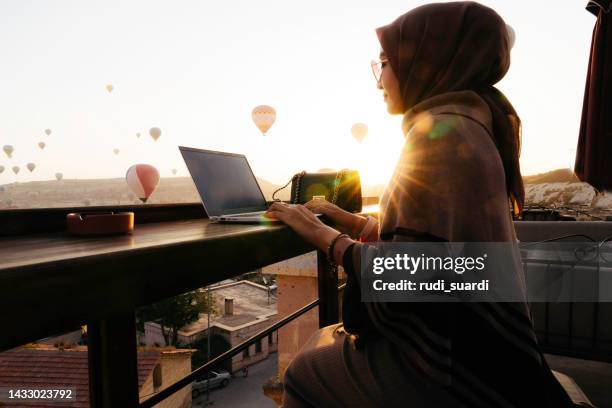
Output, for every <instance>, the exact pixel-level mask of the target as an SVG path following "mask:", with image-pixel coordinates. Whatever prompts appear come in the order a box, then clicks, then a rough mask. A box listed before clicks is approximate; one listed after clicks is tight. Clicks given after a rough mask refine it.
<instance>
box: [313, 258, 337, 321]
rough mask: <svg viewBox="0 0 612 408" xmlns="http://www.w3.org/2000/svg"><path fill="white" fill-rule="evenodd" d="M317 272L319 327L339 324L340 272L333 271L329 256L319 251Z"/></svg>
mask: <svg viewBox="0 0 612 408" xmlns="http://www.w3.org/2000/svg"><path fill="white" fill-rule="evenodd" d="M317 270H318V286H319V298H320V299H321V303H320V304H319V327H320V328H321V327H325V326H329V325H330V324H334V323H338V321H339V320H340V314H339V308H338V271H335V273H334V270H333V269H332V267H331V265H330V264H329V262H327V255H326V254H325V252H323V251H321V250H317Z"/></svg>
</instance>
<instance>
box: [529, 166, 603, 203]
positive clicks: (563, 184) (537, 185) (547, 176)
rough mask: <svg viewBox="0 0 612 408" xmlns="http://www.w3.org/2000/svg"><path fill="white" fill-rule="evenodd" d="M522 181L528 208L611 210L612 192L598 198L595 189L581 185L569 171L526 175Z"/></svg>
mask: <svg viewBox="0 0 612 408" xmlns="http://www.w3.org/2000/svg"><path fill="white" fill-rule="evenodd" d="M523 180H524V182H525V202H526V203H527V205H531V206H543V207H569V208H581V209H591V210H596V211H604V212H606V213H608V212H611V211H612V194H611V193H610V192H605V193H604V194H599V195H598V194H597V192H596V191H595V189H594V188H593V187H591V186H590V185H589V184H588V183H583V182H581V181H580V180H579V179H578V177H576V175H575V174H574V173H573V172H572V171H571V170H569V169H557V170H553V171H549V172H546V173H540V174H535V175H532V176H525V177H523Z"/></svg>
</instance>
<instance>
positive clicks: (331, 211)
mask: <svg viewBox="0 0 612 408" xmlns="http://www.w3.org/2000/svg"><path fill="white" fill-rule="evenodd" d="M304 207H306V208H308V209H309V210H310V211H312V212H313V213H318V214H323V215H325V216H327V217H328V218H329V219H330V220H331V221H332V222H333V223H334V224H335V225H336V226H337V227H338V228H340V230H342V232H345V233H347V234H349V235H353V236H355V235H357V234H359V232H361V230H362V229H363V227H364V226H365V224H366V222H367V219H365V218H363V217H360V216H359V215H357V214H353V213H350V212H348V211H345V210H343V209H342V208H340V207H338V206H337V205H335V204H332V203H330V202H329V201H327V200H310V201H308V202H307V203H306V204H304Z"/></svg>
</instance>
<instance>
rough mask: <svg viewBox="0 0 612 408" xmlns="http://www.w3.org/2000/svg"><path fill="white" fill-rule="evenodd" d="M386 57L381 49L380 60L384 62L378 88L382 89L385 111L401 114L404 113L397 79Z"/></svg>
mask: <svg viewBox="0 0 612 408" xmlns="http://www.w3.org/2000/svg"><path fill="white" fill-rule="evenodd" d="M386 59H387V56H386V55H385V53H384V51H381V52H380V60H381V61H385V62H383V64H382V66H381V69H382V74H381V76H380V81H379V82H378V89H382V90H383V98H384V100H385V102H386V103H387V112H389V113H390V114H391V115H401V114H403V113H404V106H403V105H404V104H403V102H402V96H401V92H400V86H399V81H398V79H397V77H396V76H395V74H394V73H393V70H392V69H391V65H389V62H388V61H386Z"/></svg>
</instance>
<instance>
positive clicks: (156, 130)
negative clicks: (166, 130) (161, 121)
mask: <svg viewBox="0 0 612 408" xmlns="http://www.w3.org/2000/svg"><path fill="white" fill-rule="evenodd" d="M149 134H150V135H151V137H152V138H153V140H155V141H156V142H157V139H159V137H160V136H161V129H160V128H157V127H152V128H151V129H149Z"/></svg>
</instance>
